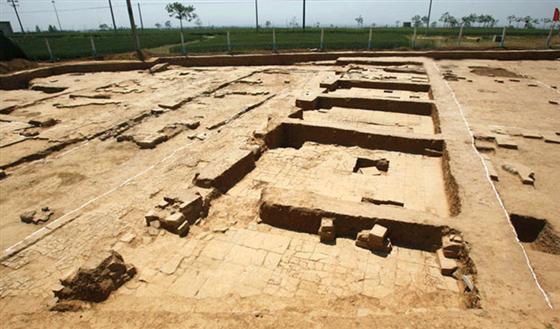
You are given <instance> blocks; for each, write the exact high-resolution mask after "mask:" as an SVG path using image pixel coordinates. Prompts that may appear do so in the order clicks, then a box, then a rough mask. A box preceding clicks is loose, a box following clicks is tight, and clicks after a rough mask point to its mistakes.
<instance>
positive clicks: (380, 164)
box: [375, 158, 389, 172]
mask: <svg viewBox="0 0 560 329" xmlns="http://www.w3.org/2000/svg"><path fill="white" fill-rule="evenodd" d="M375 167H376V168H377V169H379V170H381V171H385V172H387V171H388V170H389V160H387V159H385V158H382V159H379V160H377V161H376V163H375Z"/></svg>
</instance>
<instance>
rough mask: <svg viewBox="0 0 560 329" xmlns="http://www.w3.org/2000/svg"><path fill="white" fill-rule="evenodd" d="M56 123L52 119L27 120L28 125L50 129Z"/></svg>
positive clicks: (56, 121)
mask: <svg viewBox="0 0 560 329" xmlns="http://www.w3.org/2000/svg"><path fill="white" fill-rule="evenodd" d="M57 123H58V120H56V119H53V118H47V119H43V120H37V119H34V120H29V124H30V125H32V126H35V127H43V128H44V127H52V126H54V125H55V124H57Z"/></svg>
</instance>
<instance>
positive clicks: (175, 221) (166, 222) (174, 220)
mask: <svg viewBox="0 0 560 329" xmlns="http://www.w3.org/2000/svg"><path fill="white" fill-rule="evenodd" d="M184 221H185V216H183V214H182V213H180V212H176V213H174V214H171V215H169V216H167V217H165V219H163V220H162V221H161V224H162V226H163V228H165V229H166V230H168V231H171V232H176V231H177V228H179V226H181V224H183V222H184Z"/></svg>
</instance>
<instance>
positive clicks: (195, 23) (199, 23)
mask: <svg viewBox="0 0 560 329" xmlns="http://www.w3.org/2000/svg"><path fill="white" fill-rule="evenodd" d="M194 25H196V27H198V28H199V29H201V28H202V20H201V19H200V18H197V19H196V20H195V21H194Z"/></svg>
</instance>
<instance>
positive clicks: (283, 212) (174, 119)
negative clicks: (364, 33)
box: [0, 52, 560, 328]
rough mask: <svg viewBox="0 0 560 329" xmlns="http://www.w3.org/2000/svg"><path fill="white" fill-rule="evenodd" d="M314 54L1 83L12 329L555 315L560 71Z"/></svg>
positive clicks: (4, 266)
mask: <svg viewBox="0 0 560 329" xmlns="http://www.w3.org/2000/svg"><path fill="white" fill-rule="evenodd" d="M504 53H507V52H504ZM262 56H268V55H262ZM317 56H321V54H318V55H317ZM329 56H330V57H325V59H324V60H321V59H320V58H319V59H317V60H315V61H292V62H290V63H278V64H276V65H262V66H256V65H248V64H250V63H241V60H238V62H237V63H236V65H231V66H220V67H217V66H208V65H198V66H189V65H170V64H169V63H166V62H164V61H159V62H157V63H155V62H154V64H153V65H151V64H150V65H148V66H147V67H144V66H140V65H139V64H138V63H137V62H120V63H118V65H116V64H115V65H113V66H107V65H106V66H103V67H101V66H102V65H104V64H99V65H100V67H99V68H100V69H99V70H96V69H95V67H96V64H95V63H86V64H84V66H80V65H78V64H73V65H68V66H67V67H65V66H64V65H65V64H64V63H63V64H60V67H59V68H55V69H53V70H52V71H48V72H47V71H45V70H46V69H45V68H40V69H34V70H29V71H25V72H15V73H10V74H5V75H0V88H3V90H0V94H1V97H0V191H1V194H0V209H1V213H2V216H0V247H1V248H2V250H3V254H2V258H1V265H0V317H1V318H2V322H3V325H4V326H6V327H10V328H20V327H21V328H31V327H33V328H35V327H44V328H52V327H60V326H62V325H64V326H67V327H72V328H86V327H87V328H89V327H108V326H111V327H115V326H118V327H122V328H129V327H130V328H132V327H157V328H164V327H178V326H181V327H185V326H186V327H191V326H192V327H247V326H257V327H298V328H300V327H309V326H313V327H341V326H342V327H354V326H362V325H367V326H370V327H371V326H376V327H386V328H392V327H394V328H402V327H403V326H405V327H411V328H417V327H422V328H423V327H426V328H434V327H436V328H437V327H442V328H443V327H461V328H480V327H492V328H511V327H523V328H557V327H558V328H560V315H559V314H560V313H559V312H558V308H560V202H559V197H558V196H559V195H560V173H559V172H558V169H559V168H560V105H559V103H560V89H559V88H560V61H559V60H558V59H556V60H553V59H546V60H543V59H542V58H540V57H542V56H540V57H539V56H537V55H535V59H531V53H530V52H528V53H527V54H526V57H527V58H526V59H517V60H495V59H494V60H489V59H472V57H473V56H474V55H472V56H471V59H462V60H460V59H445V58H441V59H438V60H435V59H432V58H428V57H421V56H418V57H411V56H407V57H398V54H394V56H392V57H376V58H374V57H367V56H364V54H363V53H361V54H353V53H347V54H341V55H340V56H337V57H336V58H334V59H333V57H332V55H329ZM356 56H358V57H356ZM496 56H498V55H496ZM443 57H444V56H443ZM474 57H476V56H474ZM480 57H481V58H483V57H484V56H480ZM263 58H264V57H263ZM450 58H455V57H453V56H450ZM539 58H540V59H539ZM537 59H539V60H537ZM172 64H173V63H172ZM175 64H177V63H175ZM280 64H282V65H280ZM143 65H146V64H143ZM80 67H82V69H80ZM84 67H87V68H85V69H83V68H84ZM108 67H109V69H108ZM55 70H58V72H59V73H60V74H58V73H55ZM62 71H64V72H62ZM45 72H47V73H45ZM61 72H62V73H61Z"/></svg>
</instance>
